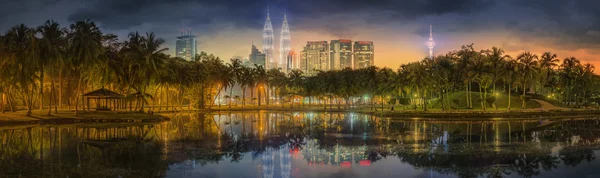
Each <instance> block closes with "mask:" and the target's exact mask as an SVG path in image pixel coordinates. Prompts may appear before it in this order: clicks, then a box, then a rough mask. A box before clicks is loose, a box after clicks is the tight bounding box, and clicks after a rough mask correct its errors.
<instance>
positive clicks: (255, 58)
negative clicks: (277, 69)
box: [248, 44, 265, 67]
mask: <svg viewBox="0 0 600 178" xmlns="http://www.w3.org/2000/svg"><path fill="white" fill-rule="evenodd" d="M248 59H249V61H250V62H251V63H252V64H256V65H262V66H263V67H264V66H265V54H263V53H261V52H260V51H259V50H258V48H256V46H254V44H252V49H251V51H250V56H249V57H248Z"/></svg>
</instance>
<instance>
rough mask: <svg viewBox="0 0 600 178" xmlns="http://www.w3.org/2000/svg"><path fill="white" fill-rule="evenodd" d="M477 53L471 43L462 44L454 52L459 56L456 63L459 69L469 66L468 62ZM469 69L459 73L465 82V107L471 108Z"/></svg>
mask: <svg viewBox="0 0 600 178" xmlns="http://www.w3.org/2000/svg"><path fill="white" fill-rule="evenodd" d="M476 54H477V52H476V51H475V49H474V47H473V44H470V45H463V46H462V47H461V49H460V50H459V51H457V52H456V55H458V57H459V58H457V59H458V61H457V65H458V68H459V69H466V68H468V67H469V63H470V61H471V60H473V58H474V56H475V55H476ZM468 73H469V70H461V72H459V75H460V76H461V78H462V80H463V81H464V83H465V91H466V98H467V107H468V108H473V97H471V78H469V74H468Z"/></svg>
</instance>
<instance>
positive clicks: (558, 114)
mask: <svg viewBox="0 0 600 178" xmlns="http://www.w3.org/2000/svg"><path fill="white" fill-rule="evenodd" d="M540 104H542V106H543V107H542V108H544V109H542V108H536V109H516V110H511V111H508V110H506V109H500V110H495V109H493V108H490V109H488V110H486V111H482V110H466V109H464V110H446V111H443V110H440V109H428V111H422V110H421V109H419V110H417V111H415V110H404V109H397V110H395V111H391V110H390V109H389V108H386V107H384V108H385V109H384V110H381V108H377V109H371V108H370V107H354V108H347V109H345V108H340V109H338V108H337V107H333V108H331V109H330V108H329V107H328V108H324V107H323V106H313V107H308V106H305V107H302V106H295V107H294V108H291V107H289V106H287V107H284V108H282V107H278V106H270V107H264V106H262V107H257V106H247V107H244V108H242V107H232V108H229V107H221V108H219V107H213V108H210V109H200V110H198V109H187V108H184V109H178V110H177V111H162V112H161V111H155V112H161V113H196V112H256V111H270V112H353V113H360V114H369V115H374V116H380V117H392V118H397V119H410V118H421V119H426V118H429V119H532V118H540V119H550V118H571V117H600V110H592V109H573V108H560V107H551V106H550V105H548V103H544V102H542V103H540Z"/></svg>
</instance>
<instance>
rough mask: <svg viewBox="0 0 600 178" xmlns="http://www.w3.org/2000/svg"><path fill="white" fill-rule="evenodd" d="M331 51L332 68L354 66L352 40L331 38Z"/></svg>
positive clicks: (340, 68) (338, 68)
mask: <svg viewBox="0 0 600 178" xmlns="http://www.w3.org/2000/svg"><path fill="white" fill-rule="evenodd" d="M330 51H331V55H330V56H329V57H330V58H331V60H330V62H329V63H330V64H331V68H330V70H342V69H344V68H346V67H350V68H352V41H350V40H344V39H341V40H331V46H330Z"/></svg>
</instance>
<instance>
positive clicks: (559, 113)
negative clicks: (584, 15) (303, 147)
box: [0, 107, 600, 127]
mask: <svg viewBox="0 0 600 178" xmlns="http://www.w3.org/2000/svg"><path fill="white" fill-rule="evenodd" d="M260 111H264V112H338V113H347V112H351V113H352V112H353V113H359V114H367V115H371V116H378V117H387V118H393V119H397V120H407V119H423V120H427V119H430V120H448V121H456V120H463V121H464V120H524V119H564V118H577V117H600V110H583V109H572V110H513V111H506V110H500V111H496V110H490V111H469V110H458V111H427V112H425V111H405V110H404V111H389V110H388V111H372V110H368V109H365V108H362V109H323V108H276V107H273V108H211V109H184V110H179V111H164V110H163V111H154V114H148V113H139V112H124V113H117V112H84V113H82V114H81V115H80V116H77V117H75V116H47V117H50V118H40V117H38V116H24V115H22V116H17V117H19V118H23V119H22V120H0V127H1V126H21V125H50V124H54V125H66V124H101V123H114V124H120V123H158V122H163V121H169V120H170V118H169V117H167V115H170V114H192V113H198V112H205V113H206V112H218V113H221V112H224V113H228V112H260ZM7 113H8V112H7ZM1 116H3V114H0V117H1Z"/></svg>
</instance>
